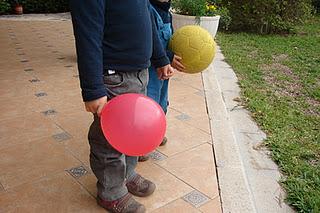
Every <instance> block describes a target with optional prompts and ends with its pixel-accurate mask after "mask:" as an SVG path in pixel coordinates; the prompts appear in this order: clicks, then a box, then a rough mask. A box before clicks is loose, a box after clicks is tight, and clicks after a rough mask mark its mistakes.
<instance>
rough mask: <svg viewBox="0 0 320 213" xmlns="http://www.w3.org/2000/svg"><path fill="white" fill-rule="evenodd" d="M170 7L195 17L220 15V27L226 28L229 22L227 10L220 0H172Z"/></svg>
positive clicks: (177, 11) (179, 12)
mask: <svg viewBox="0 0 320 213" xmlns="http://www.w3.org/2000/svg"><path fill="white" fill-rule="evenodd" d="M172 8H173V9H174V10H175V12H176V13H178V14H182V15H189V16H196V17H201V16H216V15H220V16H221V17H220V23H219V28H221V29H225V30H227V29H228V27H229V25H230V23H231V17H230V14H229V10H228V9H227V8H226V7H223V6H222V5H221V0H173V1H172Z"/></svg>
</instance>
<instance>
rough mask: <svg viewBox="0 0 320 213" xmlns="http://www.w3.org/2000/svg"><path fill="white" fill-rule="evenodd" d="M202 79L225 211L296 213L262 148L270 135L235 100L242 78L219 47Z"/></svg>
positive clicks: (265, 151)
mask: <svg viewBox="0 0 320 213" xmlns="http://www.w3.org/2000/svg"><path fill="white" fill-rule="evenodd" d="M202 79H203V84H204V90H205V97H206V104H207V110H208V115H209V120H210V128H211V136H212V144H213V150H214V156H215V160H216V167H217V175H218V183H219V189H220V196H221V203H222V209H223V212H225V213H229V212H232V213H233V212H234V213H236V212H241V213H246V212H248V213H249V212H250V213H251V212H263V213H264V212H265V213H270V212H277V213H278V212H279V213H287V212H294V211H293V210H292V209H291V208H290V207H289V206H288V205H286V204H285V203H284V198H285V193H284V192H283V190H282V189H281V187H280V185H279V183H278V182H279V180H280V178H281V175H280V172H279V170H278V167H277V165H276V164H275V163H274V162H273V161H272V160H271V159H270V157H269V155H268V151H267V150H266V149H263V148H261V147H263V146H262V143H263V140H264V139H265V138H266V135H265V134H264V133H263V132H262V131H261V130H260V129H259V127H258V126H257V125H256V124H255V122H254V121H252V119H251V117H250V114H249V112H248V111H247V110H246V109H244V108H243V107H241V106H239V103H238V102H236V101H235V100H234V99H235V98H239V96H240V94H239V92H240V88H239V86H238V84H237V81H238V79H237V77H236V75H235V73H234V71H233V70H232V68H231V67H230V66H229V65H228V64H227V63H226V62H224V57H223V55H222V53H221V51H220V49H218V51H217V55H216V58H215V61H214V63H213V64H212V65H211V66H210V67H209V69H208V70H207V71H205V72H203V73H202Z"/></svg>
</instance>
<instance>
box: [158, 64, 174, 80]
mask: <svg viewBox="0 0 320 213" xmlns="http://www.w3.org/2000/svg"><path fill="white" fill-rule="evenodd" d="M174 71H175V69H174V68H173V67H172V66H171V65H170V64H168V65H166V66H164V67H160V68H158V69H157V72H158V78H159V79H160V80H166V79H169V78H171V77H172V76H173V74H174Z"/></svg>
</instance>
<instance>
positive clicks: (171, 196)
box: [136, 161, 193, 211]
mask: <svg viewBox="0 0 320 213" xmlns="http://www.w3.org/2000/svg"><path fill="white" fill-rule="evenodd" d="M137 172H138V173H139V174H141V175H142V176H143V177H145V178H147V179H149V180H151V181H153V182H154V183H155V184H156V186H157V189H156V191H155V192H154V194H152V195H151V196H150V197H147V198H136V199H137V200H138V201H139V202H141V203H143V204H144V205H145V206H146V208H147V211H152V210H154V209H157V208H160V207H162V206H164V205H167V204H168V203H170V202H172V201H174V200H176V199H178V198H180V197H182V196H184V195H186V194H188V193H189V192H191V191H192V190H193V189H192V188H191V187H190V186H188V185H186V184H185V183H183V182H182V181H180V180H179V179H177V178H176V177H175V176H173V175H171V174H170V173H169V172H167V171H166V170H164V169H162V168H161V167H159V166H157V165H155V164H153V163H152V162H151V161H147V162H144V163H140V164H138V168H137Z"/></svg>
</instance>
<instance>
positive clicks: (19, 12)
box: [14, 4, 23, 15]
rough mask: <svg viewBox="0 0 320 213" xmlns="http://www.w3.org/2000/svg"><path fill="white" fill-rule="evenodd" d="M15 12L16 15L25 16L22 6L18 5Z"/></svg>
mask: <svg viewBox="0 0 320 213" xmlns="http://www.w3.org/2000/svg"><path fill="white" fill-rule="evenodd" d="M14 12H15V14H16V15H22V14H23V7H22V5H19V4H17V5H16V6H15V7H14Z"/></svg>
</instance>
